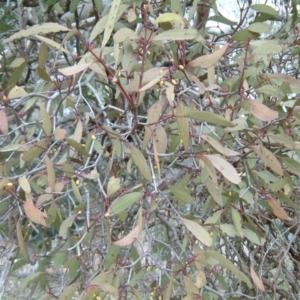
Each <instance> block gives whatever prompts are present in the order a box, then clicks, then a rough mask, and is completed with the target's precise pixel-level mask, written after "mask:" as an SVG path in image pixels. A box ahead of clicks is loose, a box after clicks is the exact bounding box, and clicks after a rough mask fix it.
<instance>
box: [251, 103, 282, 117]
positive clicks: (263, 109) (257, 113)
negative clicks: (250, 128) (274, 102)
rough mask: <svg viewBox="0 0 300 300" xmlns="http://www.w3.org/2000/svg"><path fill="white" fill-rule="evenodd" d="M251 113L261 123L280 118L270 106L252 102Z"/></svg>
mask: <svg viewBox="0 0 300 300" xmlns="http://www.w3.org/2000/svg"><path fill="white" fill-rule="evenodd" d="M249 102H250V113H251V114H252V115H253V116H254V117H255V118H257V119H259V120H261V121H273V120H275V119H277V118H278V112H277V111H275V110H272V109H270V108H269V107H268V106H266V105H264V104H262V103H260V102H258V101H256V100H250V101H249Z"/></svg>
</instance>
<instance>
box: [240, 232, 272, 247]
mask: <svg viewBox="0 0 300 300" xmlns="http://www.w3.org/2000/svg"><path fill="white" fill-rule="evenodd" d="M242 231H243V233H244V236H245V237H246V238H247V239H248V240H249V241H250V242H252V243H254V244H257V245H259V246H262V245H263V244H264V243H265V241H266V240H265V239H264V238H262V237H260V236H259V235H258V234H257V233H256V232H254V231H252V230H250V229H248V228H243V229H242Z"/></svg>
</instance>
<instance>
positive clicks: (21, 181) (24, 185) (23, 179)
mask: <svg viewBox="0 0 300 300" xmlns="http://www.w3.org/2000/svg"><path fill="white" fill-rule="evenodd" d="M19 185H20V187H21V188H22V189H23V191H24V192H25V193H28V194H30V193H31V187H30V184H29V181H28V180H27V178H26V177H25V176H21V177H20V178H19Z"/></svg>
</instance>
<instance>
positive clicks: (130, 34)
mask: <svg viewBox="0 0 300 300" xmlns="http://www.w3.org/2000/svg"><path fill="white" fill-rule="evenodd" d="M137 39H139V36H138V35H137V34H136V33H135V32H134V31H133V30H131V29H129V28H125V27H124V28H121V29H119V30H118V31H117V32H116V33H115V34H114V42H115V43H117V44H119V43H122V42H124V41H125V40H137Z"/></svg>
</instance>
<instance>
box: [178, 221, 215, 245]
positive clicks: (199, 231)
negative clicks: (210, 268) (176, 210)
mask: <svg viewBox="0 0 300 300" xmlns="http://www.w3.org/2000/svg"><path fill="white" fill-rule="evenodd" d="M181 222H182V224H183V225H184V226H185V227H186V228H187V229H188V231H190V232H191V233H192V234H193V235H194V236H195V237H196V239H197V240H199V241H200V242H201V243H202V244H204V245H205V246H211V244H212V238H211V236H210V235H209V233H208V232H207V230H206V229H205V228H204V227H202V226H201V225H199V224H198V223H196V222H194V221H190V220H188V219H184V218H182V219H181Z"/></svg>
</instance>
